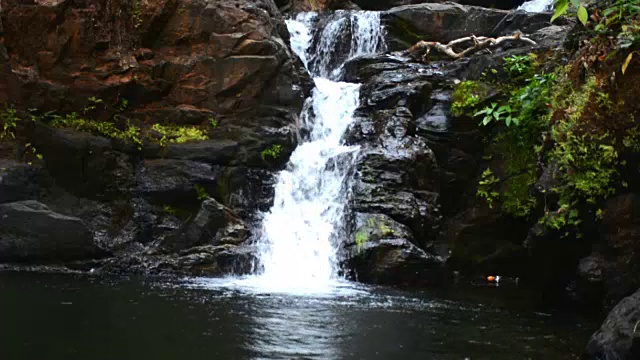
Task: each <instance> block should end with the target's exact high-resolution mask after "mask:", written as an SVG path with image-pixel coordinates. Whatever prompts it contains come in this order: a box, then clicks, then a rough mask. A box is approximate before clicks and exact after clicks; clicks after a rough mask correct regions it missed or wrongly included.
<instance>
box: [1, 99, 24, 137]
mask: <svg viewBox="0 0 640 360" xmlns="http://www.w3.org/2000/svg"><path fill="white" fill-rule="evenodd" d="M19 121H20V118H19V117H18V111H17V110H16V109H15V108H13V107H11V106H9V107H7V109H6V110H5V111H4V112H2V113H0V124H1V125H2V132H1V133H0V139H4V138H6V137H10V138H12V139H14V138H15V137H16V127H17V126H18V122H19Z"/></svg>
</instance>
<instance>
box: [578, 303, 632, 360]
mask: <svg viewBox="0 0 640 360" xmlns="http://www.w3.org/2000/svg"><path fill="white" fill-rule="evenodd" d="M639 322H640V290H638V291H636V292H635V293H634V294H633V295H631V296H629V297H626V298H624V299H623V300H622V301H620V303H618V305H616V306H615V308H613V310H612V311H611V312H610V313H609V315H608V316H607V318H606V320H605V321H604V323H603V324H602V326H601V327H600V329H599V330H598V331H596V333H595V334H593V336H592V337H591V340H589V344H588V345H587V349H586V353H585V356H584V358H585V359H594V360H596V359H638V358H640V333H638V323H639Z"/></svg>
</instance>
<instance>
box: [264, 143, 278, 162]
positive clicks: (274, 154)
mask: <svg viewBox="0 0 640 360" xmlns="http://www.w3.org/2000/svg"><path fill="white" fill-rule="evenodd" d="M280 153H282V145H272V146H271V147H270V148H268V149H264V150H262V152H261V153H260V156H261V157H262V160H267V158H272V159H277V158H278V157H279V156H280Z"/></svg>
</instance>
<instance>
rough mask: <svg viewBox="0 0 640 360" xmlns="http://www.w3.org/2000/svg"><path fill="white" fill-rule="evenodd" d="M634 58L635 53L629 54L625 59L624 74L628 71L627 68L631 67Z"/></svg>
mask: <svg viewBox="0 0 640 360" xmlns="http://www.w3.org/2000/svg"><path fill="white" fill-rule="evenodd" d="M632 58H633V51H632V52H630V53H629V55H627V58H626V59H625V61H624V63H623V64H622V73H623V74H624V73H625V72H626V71H627V67H628V66H629V63H630V62H631V59H632Z"/></svg>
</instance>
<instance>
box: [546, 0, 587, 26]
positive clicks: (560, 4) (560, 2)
mask: <svg viewBox="0 0 640 360" xmlns="http://www.w3.org/2000/svg"><path fill="white" fill-rule="evenodd" d="M569 3H571V4H572V5H573V6H575V7H576V9H577V12H576V17H577V18H578V20H580V22H581V23H582V25H586V24H587V21H589V13H588V11H587V8H586V7H585V5H584V4H583V3H582V2H581V1H580V0H555V1H554V2H553V4H554V7H555V13H554V14H553V16H552V17H551V22H553V21H554V20H556V19H557V18H559V17H560V16H562V15H564V14H566V13H567V12H568V11H569Z"/></svg>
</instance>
